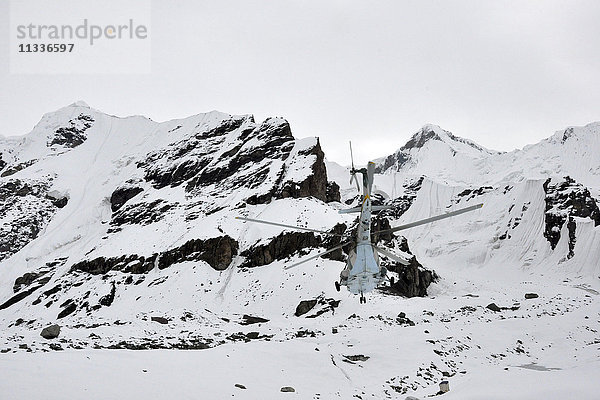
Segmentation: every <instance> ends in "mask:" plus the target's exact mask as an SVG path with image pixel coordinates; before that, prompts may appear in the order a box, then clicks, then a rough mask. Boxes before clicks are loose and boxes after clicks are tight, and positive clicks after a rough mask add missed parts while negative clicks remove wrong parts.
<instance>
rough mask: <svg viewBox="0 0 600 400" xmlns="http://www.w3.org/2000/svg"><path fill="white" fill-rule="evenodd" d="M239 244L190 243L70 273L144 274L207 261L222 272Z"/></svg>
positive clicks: (223, 239) (80, 266) (87, 264)
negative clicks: (112, 272)
mask: <svg viewBox="0 0 600 400" xmlns="http://www.w3.org/2000/svg"><path fill="white" fill-rule="evenodd" d="M237 251H238V243H237V242H236V241H235V240H233V239H232V238H231V237H229V236H220V237H216V238H211V239H206V240H202V239H192V240H190V241H188V242H186V243H185V244H183V245H182V246H179V247H176V248H174V249H170V250H167V251H165V252H163V253H161V254H160V255H159V254H156V253H155V254H153V255H151V256H147V257H146V256H139V255H137V254H132V255H123V256H120V257H108V258H106V257H97V258H95V259H93V260H83V261H80V262H78V263H76V264H73V266H72V267H71V271H81V272H86V273H88V274H92V275H100V274H105V273H107V272H108V271H122V272H128V273H132V274H144V273H146V272H148V271H150V270H152V269H153V268H154V267H155V266H156V265H157V257H158V268H159V269H165V268H168V267H170V266H171V265H173V264H175V263H179V262H183V261H199V260H202V261H206V262H207V263H208V264H209V265H210V266H211V267H212V268H214V269H216V270H218V271H221V270H224V269H225V268H227V267H228V266H229V264H231V261H232V260H233V257H234V256H235V255H236V254H237Z"/></svg>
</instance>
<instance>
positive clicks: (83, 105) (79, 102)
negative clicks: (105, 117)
mask: <svg viewBox="0 0 600 400" xmlns="http://www.w3.org/2000/svg"><path fill="white" fill-rule="evenodd" d="M67 107H85V108H91V107H90V106H89V105H88V103H86V102H85V101H83V100H77V101H76V102H74V103H71V104H69V105H68V106H67Z"/></svg>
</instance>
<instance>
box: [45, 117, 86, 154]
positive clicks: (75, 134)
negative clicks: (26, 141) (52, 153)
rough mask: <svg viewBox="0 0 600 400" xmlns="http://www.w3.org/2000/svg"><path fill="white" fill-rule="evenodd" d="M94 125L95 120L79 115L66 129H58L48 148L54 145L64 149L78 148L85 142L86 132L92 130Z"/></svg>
mask: <svg viewBox="0 0 600 400" xmlns="http://www.w3.org/2000/svg"><path fill="white" fill-rule="evenodd" d="M93 123H94V119H93V118H92V117H91V116H89V115H85V114H79V116H78V117H77V118H74V119H72V120H70V121H69V125H68V126H66V127H62V128H58V129H57V130H56V131H55V132H54V137H53V138H52V140H50V141H49V142H48V147H50V146H53V145H59V146H63V147H69V148H73V147H77V146H79V145H80V144H82V143H83V142H85V140H86V139H87V137H86V136H85V131H86V130H88V129H89V128H91V126H92V124H93Z"/></svg>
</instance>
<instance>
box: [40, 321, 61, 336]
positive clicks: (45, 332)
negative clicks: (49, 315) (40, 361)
mask: <svg viewBox="0 0 600 400" xmlns="http://www.w3.org/2000/svg"><path fill="white" fill-rule="evenodd" d="M58 335H60V326H59V325H56V324H54V325H50V326H47V327H45V328H44V329H42V332H41V333H40V336H42V337H43V338H44V339H54V338H57V337H58Z"/></svg>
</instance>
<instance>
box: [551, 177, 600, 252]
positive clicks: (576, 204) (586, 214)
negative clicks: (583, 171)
mask: <svg viewBox="0 0 600 400" xmlns="http://www.w3.org/2000/svg"><path fill="white" fill-rule="evenodd" d="M544 191H545V192H546V198H545V201H546V213H545V220H546V229H545V231H544V237H545V238H546V239H547V240H548V242H550V246H551V247H552V249H553V250H554V249H555V248H556V245H557V244H558V242H559V240H560V231H561V229H562V226H563V225H564V223H565V222H567V228H568V232H569V253H568V254H567V258H571V257H573V255H574V248H575V241H576V237H575V228H576V224H575V221H574V219H573V217H581V218H589V219H591V220H592V221H594V226H598V225H600V209H598V204H597V203H596V200H594V198H593V197H592V196H591V194H590V191H589V189H587V188H586V187H584V186H583V185H581V184H579V183H577V182H575V180H573V179H572V178H570V177H568V176H566V177H565V178H564V180H562V181H559V182H553V181H552V179H550V178H549V179H547V180H546V182H544Z"/></svg>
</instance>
